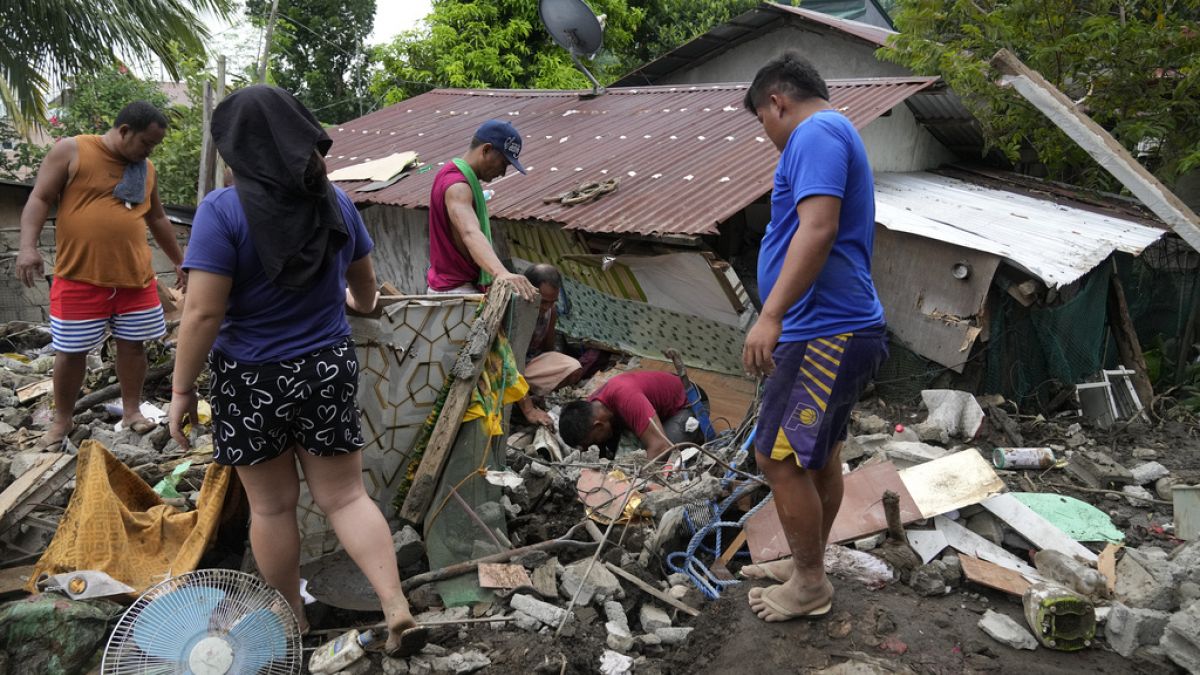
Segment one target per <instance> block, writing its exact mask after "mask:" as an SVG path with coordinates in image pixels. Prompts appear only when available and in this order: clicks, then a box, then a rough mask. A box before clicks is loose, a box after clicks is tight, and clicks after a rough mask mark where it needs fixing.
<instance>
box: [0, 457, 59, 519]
mask: <svg viewBox="0 0 1200 675" xmlns="http://www.w3.org/2000/svg"><path fill="white" fill-rule="evenodd" d="M74 475H75V455H68V454H65V453H59V452H49V453H46V454H45V455H44V456H42V457H39V458H38V461H37V463H35V464H34V465H33V466H32V467H30V468H29V470H28V471H26V472H25V473H23V474H21V475H20V476H18V477H17V479H16V480H14V481H13V482H12V484H11V485H9V486H8V487H7V488H6V489H5V490H4V492H3V493H0V532H4V531H6V530H8V529H9V528H10V527H12V526H13V525H16V524H17V523H18V522H20V521H21V520H22V519H23V518H24V517H25V516H27V515H29V513H30V512H31V511H33V508H34V506H35V505H36V504H39V503H41V502H44V501H46V500H47V499H49V498H50V495H52V494H54V493H55V492H58V491H59V490H60V489H61V488H62V486H64V485H66V484H67V481H69V480H71V478H73V477H74Z"/></svg>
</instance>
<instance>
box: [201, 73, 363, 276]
mask: <svg viewBox="0 0 1200 675" xmlns="http://www.w3.org/2000/svg"><path fill="white" fill-rule="evenodd" d="M212 135H213V140H214V141H216V144H217V149H218V150H219V151H220V152H221V157H222V158H224V160H225V163H226V164H228V165H229V167H230V168H231V169H233V175H234V181H235V184H236V189H237V195H238V201H239V202H240V203H241V205H242V210H243V211H244V212H245V213H246V222H247V223H248V224H249V227H250V239H251V240H252V241H253V242H254V250H255V251H256V252H257V253H258V258H259V260H260V261H262V266H263V270H264V271H265V272H266V275H267V278H268V279H270V280H271V281H272V282H273V283H274V284H275V285H276V286H279V287H280V288H283V289H286V290H291V291H303V290H307V289H308V288H310V287H311V286H312V285H313V284H314V283H316V281H317V280H318V279H320V278H321V276H322V275H323V273H324V272H325V270H326V269H327V268H328V265H329V264H330V262H331V261H332V260H333V259H334V257H336V256H337V254H338V251H340V250H341V249H342V247H343V246H344V245H345V244H346V241H347V240H348V238H349V235H348V234H347V230H346V223H345V222H344V220H343V218H342V212H341V209H340V208H339V207H338V200H337V195H336V193H335V192H334V189H333V186H332V185H331V184H330V183H329V179H328V178H327V177H326V175H325V163H324V162H323V161H321V158H322V157H324V156H325V153H327V152H329V148H330V146H332V145H333V141H332V140H330V138H329V135H328V134H326V133H325V130H324V129H322V128H321V124H320V122H318V121H317V118H316V117H314V116H313V114H312V113H311V112H309V110H308V108H305V107H304V105H303V104H302V103H300V102H299V101H297V100H296V98H295V97H293V96H292V95H291V94H289V93H288V92H286V91H284V90H283V89H280V88H279V87H272V86H268V85H263V84H260V85H254V86H252V87H246V88H245V89H240V90H238V91H235V92H233V93H232V94H230V95H229V96H227V97H226V98H225V100H223V101H221V104H220V105H218V106H217V109H216V110H215V111H213V117H212ZM314 153H316V154H314Z"/></svg>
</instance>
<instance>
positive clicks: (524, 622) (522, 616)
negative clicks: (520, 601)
mask: <svg viewBox="0 0 1200 675" xmlns="http://www.w3.org/2000/svg"><path fill="white" fill-rule="evenodd" d="M512 616H513V623H514V624H515V625H516V626H517V628H520V629H521V630H525V631H529V632H530V633H536V632H538V631H540V630H541V629H542V628H543V626H544V625H545V624H543V623H542V622H541V621H538V620H537V619H535V618H533V617H532V616H530V615H528V614H526V613H525V612H522V611H521V610H519V609H518V610H513V614H512Z"/></svg>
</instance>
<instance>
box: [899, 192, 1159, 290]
mask: <svg viewBox="0 0 1200 675" xmlns="http://www.w3.org/2000/svg"><path fill="white" fill-rule="evenodd" d="M875 220H876V221H877V222H879V224H881V225H883V226H884V227H886V228H888V229H889V230H894V231H897V232H906V233H909V234H915V235H919V236H922V237H927V238H929V239H936V240H938V241H942V242H946V243H950V244H956V245H958V246H963V247H965V248H969V249H974V250H976V251H983V252H986V253H992V254H994V255H997V256H1000V257H1002V258H1004V259H1006V260H1008V261H1009V262H1010V263H1012V264H1014V265H1016V266H1017V267H1019V268H1021V269H1024V270H1025V271H1027V272H1029V273H1030V274H1032V275H1034V276H1036V277H1038V278H1039V279H1041V280H1042V281H1043V282H1044V283H1045V284H1046V285H1047V286H1049V287H1050V288H1057V287H1061V286H1066V285H1068V284H1070V283H1072V282H1074V281H1076V280H1078V279H1079V278H1080V277H1082V276H1083V275H1084V274H1087V273H1088V272H1089V271H1091V270H1092V269H1094V268H1095V267H1096V266H1097V265H1099V264H1100V263H1102V262H1104V260H1105V259H1106V258H1108V256H1110V255H1112V253H1113V252H1114V251H1122V252H1125V253H1131V254H1134V255H1137V254H1139V253H1141V252H1142V250H1143V249H1145V248H1146V247H1147V246H1149V245H1150V244H1152V243H1154V242H1155V241H1157V240H1158V239H1159V238H1160V237H1162V236H1163V234H1164V232H1163V231H1162V230H1159V229H1156V228H1152V227H1146V226H1145V225H1142V224H1140V223H1136V222H1134V221H1132V220H1124V219H1121V218H1115V217H1111V216H1105V215H1101V214H1097V213H1092V212H1089V211H1085V210H1083V209H1079V208H1075V207H1072V206H1067V205H1063V204H1056V203H1055V202H1053V201H1051V200H1049V199H1038V198H1035V197H1030V196H1028V195H1023V194H1017V193H1015V192H1009V191H1007V190H998V189H995V188H989V187H984V186H981V185H975V184H972V183H968V182H965V181H961V180H956V179H954V178H947V177H945V176H939V175H937V174H932V173H924V172H917V173H884V174H878V175H876V176H875Z"/></svg>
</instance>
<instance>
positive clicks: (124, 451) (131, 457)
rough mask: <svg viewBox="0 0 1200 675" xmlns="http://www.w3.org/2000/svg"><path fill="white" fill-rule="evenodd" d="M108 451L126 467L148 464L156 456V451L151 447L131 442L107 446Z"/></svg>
mask: <svg viewBox="0 0 1200 675" xmlns="http://www.w3.org/2000/svg"><path fill="white" fill-rule="evenodd" d="M108 451H109V452H111V453H112V454H113V456H114V457H116V458H117V459H119V460H121V463H122V464H124V465H125V466H128V467H134V466H141V465H143V464H149V463H151V462H154V461H155V460H156V458H157V453H155V452H154V450H153V449H148V448H143V447H141V446H140V445H133V444H132V443H118V444H117V445H115V446H113V447H111V448H109V449H108Z"/></svg>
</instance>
